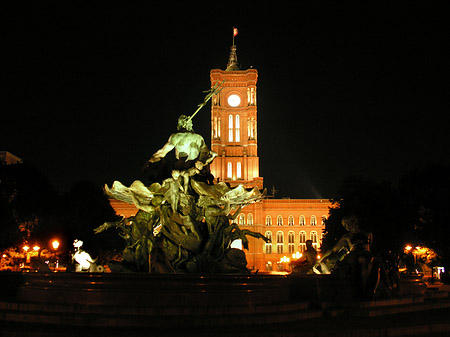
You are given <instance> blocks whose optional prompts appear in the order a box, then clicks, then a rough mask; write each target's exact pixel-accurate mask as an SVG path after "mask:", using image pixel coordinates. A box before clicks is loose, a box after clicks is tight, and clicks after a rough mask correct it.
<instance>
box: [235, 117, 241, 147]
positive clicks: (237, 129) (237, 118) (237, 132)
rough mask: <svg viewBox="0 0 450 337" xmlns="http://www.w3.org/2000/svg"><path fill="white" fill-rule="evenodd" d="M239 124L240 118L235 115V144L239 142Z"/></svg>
mask: <svg viewBox="0 0 450 337" xmlns="http://www.w3.org/2000/svg"><path fill="white" fill-rule="evenodd" d="M240 125H241V123H240V118H239V115H236V125H235V129H236V138H235V140H236V142H240V141H241V127H240Z"/></svg>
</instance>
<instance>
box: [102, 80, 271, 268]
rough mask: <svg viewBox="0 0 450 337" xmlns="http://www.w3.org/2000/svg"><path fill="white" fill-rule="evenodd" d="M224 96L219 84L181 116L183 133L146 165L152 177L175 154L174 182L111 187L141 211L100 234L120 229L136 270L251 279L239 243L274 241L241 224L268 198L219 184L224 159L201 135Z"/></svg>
mask: <svg viewBox="0 0 450 337" xmlns="http://www.w3.org/2000/svg"><path fill="white" fill-rule="evenodd" d="M220 90H221V84H217V85H215V86H214V87H213V88H211V90H209V91H207V95H206V97H205V99H204V102H202V103H201V104H199V106H198V109H197V110H196V111H195V113H194V114H192V115H191V116H185V115H182V116H180V117H179V119H178V126H177V132H176V133H173V134H172V135H171V136H170V137H169V140H168V141H167V143H166V144H165V145H164V146H163V147H162V148H161V149H160V150H158V151H156V152H155V153H154V154H153V155H152V157H151V158H150V159H149V160H148V162H147V163H146V164H145V166H144V171H146V170H148V169H149V168H151V167H152V165H154V164H155V163H158V162H160V161H161V160H164V158H165V157H166V155H167V154H168V153H169V152H170V151H171V150H175V157H176V159H175V161H174V162H172V163H170V170H169V172H170V176H169V177H166V178H165V179H163V180H162V182H161V183H160V182H153V183H151V184H150V185H149V186H146V185H145V184H144V183H143V182H142V181H141V180H136V181H134V182H133V183H132V184H131V186H130V187H126V186H124V185H123V184H121V183H120V182H118V181H115V182H114V184H113V185H112V187H109V186H107V185H106V186H105V192H106V194H107V195H108V196H109V197H110V198H114V199H117V200H120V201H123V202H127V203H129V204H133V205H135V206H136V208H137V209H138V210H139V211H138V212H137V213H136V215H135V216H132V217H130V218H122V219H120V220H119V221H116V222H109V223H105V224H103V225H101V226H99V227H98V228H96V229H95V230H94V231H95V233H100V232H102V231H104V230H106V229H108V228H111V227H115V228H117V229H118V230H119V231H120V235H121V236H122V237H123V238H124V239H125V242H126V247H125V249H124V251H123V260H124V261H125V262H128V263H129V264H133V265H134V266H135V267H136V270H144V271H146V270H148V271H149V272H150V273H156V274H160V273H249V271H248V269H247V267H246V265H247V261H246V258H245V253H244V252H243V251H242V250H239V249H235V248H231V247H230V245H231V243H232V242H233V241H234V240H236V239H241V240H242V243H243V247H244V248H246V249H247V248H248V239H247V236H248V235H249V236H253V237H256V238H260V239H263V240H265V241H267V239H266V238H265V237H264V236H263V235H262V234H260V233H256V232H252V231H250V230H246V229H244V230H242V229H240V228H239V227H238V225H237V224H236V223H235V222H234V220H235V219H236V217H237V216H238V215H239V213H240V211H241V209H242V208H243V207H245V206H246V205H248V204H250V203H253V202H257V201H260V200H261V199H262V198H263V196H264V194H265V192H260V191H259V190H258V189H257V188H256V187H255V188H253V189H251V190H247V189H245V188H244V187H243V186H242V185H238V186H237V187H234V188H231V187H230V186H228V185H227V184H226V183H224V182H219V183H216V184H213V182H212V180H213V179H212V177H211V173H210V172H209V164H210V163H211V162H212V161H213V160H214V158H215V157H216V156H217V154H216V153H215V152H213V151H210V150H209V149H208V147H207V146H206V144H205V141H204V139H203V137H202V136H201V135H199V134H197V133H195V132H194V131H193V127H192V118H193V117H194V116H195V114H196V113H197V112H198V111H199V110H200V109H201V108H202V107H203V106H204V105H205V104H206V103H207V102H208V100H209V99H210V98H211V97H212V96H213V95H215V94H218V93H219V92H220ZM160 166H161V165H160Z"/></svg>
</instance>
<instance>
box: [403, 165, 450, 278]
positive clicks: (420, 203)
mask: <svg viewBox="0 0 450 337" xmlns="http://www.w3.org/2000/svg"><path fill="white" fill-rule="evenodd" d="M399 190H400V194H401V198H402V200H403V202H404V205H405V206H404V207H405V208H404V209H405V212H404V214H405V217H406V222H407V223H408V224H409V229H410V230H409V235H408V240H409V241H410V242H411V243H412V244H415V245H424V246H427V247H430V248H433V249H434V250H435V251H436V252H437V253H438V255H440V256H441V258H442V260H441V263H443V265H444V266H445V267H447V268H448V267H450V167H448V166H429V167H426V168H422V169H416V170H413V171H411V172H409V173H407V174H405V175H404V176H403V177H402V178H401V179H400V184H399ZM447 270H448V269H447Z"/></svg>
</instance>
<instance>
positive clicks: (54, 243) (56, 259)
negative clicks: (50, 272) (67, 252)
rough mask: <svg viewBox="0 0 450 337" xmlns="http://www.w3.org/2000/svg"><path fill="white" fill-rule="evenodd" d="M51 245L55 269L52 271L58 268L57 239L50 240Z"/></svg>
mask: <svg viewBox="0 0 450 337" xmlns="http://www.w3.org/2000/svg"><path fill="white" fill-rule="evenodd" d="M51 245H52V248H53V253H54V255H55V269H54V271H56V270H57V268H58V255H57V251H58V248H59V241H58V240H56V239H55V240H53V241H52V242H51Z"/></svg>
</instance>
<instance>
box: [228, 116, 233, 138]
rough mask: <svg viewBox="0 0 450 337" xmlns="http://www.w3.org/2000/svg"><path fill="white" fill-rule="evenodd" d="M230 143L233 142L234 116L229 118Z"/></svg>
mask: <svg viewBox="0 0 450 337" xmlns="http://www.w3.org/2000/svg"><path fill="white" fill-rule="evenodd" d="M228 141H229V142H232V141H233V115H229V116H228Z"/></svg>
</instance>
